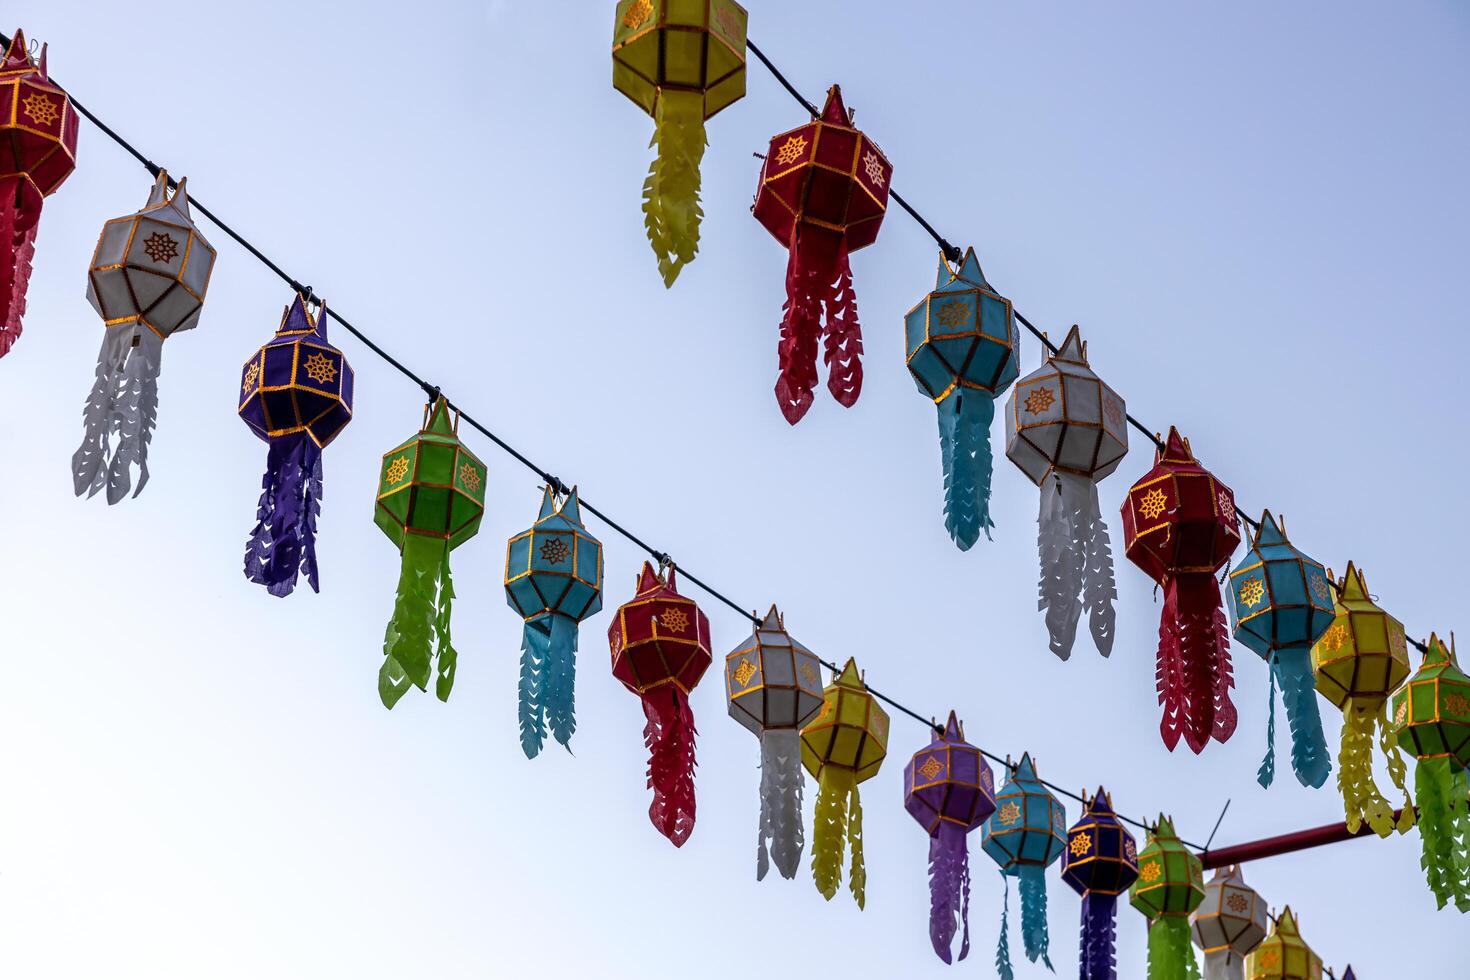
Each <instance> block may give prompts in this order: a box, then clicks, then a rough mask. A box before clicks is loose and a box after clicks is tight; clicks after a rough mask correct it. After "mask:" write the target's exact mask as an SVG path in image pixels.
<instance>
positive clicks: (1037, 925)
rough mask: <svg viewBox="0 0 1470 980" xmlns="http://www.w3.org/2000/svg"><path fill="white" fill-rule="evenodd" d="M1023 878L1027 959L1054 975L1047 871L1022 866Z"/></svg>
mask: <svg viewBox="0 0 1470 980" xmlns="http://www.w3.org/2000/svg"><path fill="white" fill-rule="evenodd" d="M1020 877H1021V939H1022V940H1023V941H1024V942H1025V944H1026V958H1027V959H1028V960H1030V961H1031V962H1032V963H1035V962H1036V961H1037V960H1038V959H1040V960H1041V962H1042V963H1043V964H1045V965H1046V968H1047V969H1048V970H1051V971H1052V972H1053V973H1055V972H1056V969H1055V968H1054V967H1053V966H1052V965H1051V957H1050V956H1049V955H1048V947H1049V946H1050V939H1049V938H1048V936H1047V930H1046V869H1045V868H1043V867H1041V866H1040V865H1036V864H1023V865H1021V866H1020Z"/></svg>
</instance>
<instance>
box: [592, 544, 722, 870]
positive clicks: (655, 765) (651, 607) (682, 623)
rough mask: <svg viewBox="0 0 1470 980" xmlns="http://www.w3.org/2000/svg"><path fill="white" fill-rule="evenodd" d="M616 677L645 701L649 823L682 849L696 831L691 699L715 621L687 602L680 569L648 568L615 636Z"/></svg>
mask: <svg viewBox="0 0 1470 980" xmlns="http://www.w3.org/2000/svg"><path fill="white" fill-rule="evenodd" d="M607 639H608V643H609V644H610V645H611V647H612V672H613V676H614V677H616V678H617V679H618V680H620V681H622V682H623V686H624V687H626V688H627V689H628V690H630V691H632V692H633V693H634V694H636V695H638V697H639V698H641V699H642V700H643V715H644V717H645V718H647V719H648V723H647V724H646V725H644V726H643V741H644V743H645V744H646V745H647V746H648V786H649V788H650V789H652V790H653V802H652V803H651V804H650V805H649V807H648V818H649V819H650V820H652V821H653V825H654V827H656V828H658V832H659V833H661V834H663V835H664V836H665V837H667V838H668V839H669V840H670V841H672V842H673V844H674V846H675V847H682V846H683V845H684V842H685V841H686V840H688V839H689V834H690V833H691V832H692V831H693V830H694V765H695V763H694V736H695V735H696V734H697V733H696V732H695V729H694V713H693V712H692V711H691V710H690V709H689V692H690V691H692V690H694V685H696V684H698V683H699V679H700V678H701V677H703V676H704V672H705V670H707V669H708V668H709V665H710V661H711V660H712V659H713V657H712V656H711V654H710V645H709V618H708V617H707V616H705V614H704V613H702V612H700V609H699V606H697V605H695V603H694V600H693V599H686V598H685V597H684V596H682V595H680V594H679V590H678V587H677V583H676V581H675V574H674V566H672V565H668V566H666V567H665V568H663V569H660V570H659V571H657V572H655V571H654V570H653V566H652V565H650V564H649V563H648V562H644V563H643V573H642V575H640V576H639V579H638V593H637V594H636V595H635V596H633V598H632V599H630V600H629V601H628V602H625V603H623V605H622V606H620V607H618V614H617V615H616V616H615V617H613V621H612V625H611V626H609V627H608V628H607Z"/></svg>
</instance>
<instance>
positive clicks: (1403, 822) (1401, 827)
mask: <svg viewBox="0 0 1470 980" xmlns="http://www.w3.org/2000/svg"><path fill="white" fill-rule="evenodd" d="M1376 714H1377V716H1378V717H1377V724H1378V747H1379V748H1380V749H1382V750H1383V754H1384V756H1385V757H1387V759H1388V778H1389V779H1392V780H1393V784H1394V786H1396V787H1398V789H1399V790H1400V791H1401V792H1402V793H1403V794H1404V805H1403V806H1402V807H1400V808H1399V819H1398V821H1397V823H1396V824H1395V827H1396V829H1397V830H1398V832H1399V833H1401V834H1404V833H1408V831H1409V828H1410V827H1412V826H1414V820H1415V817H1414V801H1413V799H1411V798H1410V796H1409V788H1408V785H1407V779H1408V770H1407V768H1406V767H1405V765H1404V757H1403V755H1402V754H1401V753H1400V752H1399V743H1398V738H1397V737H1396V736H1395V735H1394V734H1393V730H1392V729H1390V728H1389V727H1388V713H1387V705H1385V706H1384V710H1382V711H1379V712H1377V713H1376Z"/></svg>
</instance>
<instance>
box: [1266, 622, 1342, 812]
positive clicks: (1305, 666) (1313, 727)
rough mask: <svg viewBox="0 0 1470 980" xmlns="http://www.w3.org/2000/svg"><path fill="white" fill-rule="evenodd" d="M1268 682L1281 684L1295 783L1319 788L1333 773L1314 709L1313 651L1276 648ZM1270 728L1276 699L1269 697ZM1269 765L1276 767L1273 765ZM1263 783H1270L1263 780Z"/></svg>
mask: <svg viewBox="0 0 1470 980" xmlns="http://www.w3.org/2000/svg"><path fill="white" fill-rule="evenodd" d="M1271 681H1272V687H1273V688H1274V687H1275V686H1276V684H1277V683H1279V684H1280V685H1281V700H1282V703H1284V704H1285V705H1286V718H1287V720H1288V721H1289V722H1290V724H1291V769H1292V772H1294V773H1296V778H1297V782H1299V783H1301V784H1302V785H1303V786H1310V787H1311V788H1312V789H1321V788H1322V786H1323V784H1325V783H1326V782H1327V776H1328V774H1329V773H1331V772H1332V757H1331V754H1330V753H1329V752H1328V749H1327V738H1326V736H1325V735H1323V734H1322V715H1321V713H1320V712H1319V711H1318V709H1317V681H1316V678H1315V677H1313V676H1312V654H1311V651H1310V650H1306V649H1292V650H1278V651H1276V653H1275V655H1274V657H1273V658H1272V661H1271ZM1271 717H1272V727H1273V728H1274V723H1275V700H1274V698H1273V699H1272V712H1271ZM1272 768H1273V769H1274V768H1275V766H1274V764H1273V766H1272ZM1261 785H1262V786H1269V785H1271V783H1270V780H1269V779H1268V780H1266V781H1265V782H1263V783H1262V784H1261Z"/></svg>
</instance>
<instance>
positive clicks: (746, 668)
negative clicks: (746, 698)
mask: <svg viewBox="0 0 1470 980" xmlns="http://www.w3.org/2000/svg"><path fill="white" fill-rule="evenodd" d="M755 674H756V670H755V666H754V665H753V664H752V663H751V662H750V661H749V660H746V659H745V658H743V657H742V658H741V659H740V663H738V664H736V665H735V673H734V677H735V683H736V684H739V685H740V686H741V687H749V686H750V679H751V678H752V677H754V676H755Z"/></svg>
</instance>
